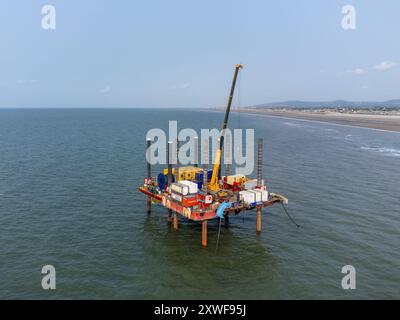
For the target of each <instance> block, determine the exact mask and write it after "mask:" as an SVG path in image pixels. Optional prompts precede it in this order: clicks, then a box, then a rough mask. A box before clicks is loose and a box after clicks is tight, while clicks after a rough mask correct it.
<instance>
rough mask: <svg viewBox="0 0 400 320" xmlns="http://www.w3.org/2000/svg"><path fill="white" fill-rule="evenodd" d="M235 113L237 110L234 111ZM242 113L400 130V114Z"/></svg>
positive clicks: (244, 110) (243, 112) (251, 111)
mask: <svg viewBox="0 0 400 320" xmlns="http://www.w3.org/2000/svg"><path fill="white" fill-rule="evenodd" d="M234 112H235V113H236V112H237V111H234ZM240 113H242V114H251V115H265V116H273V117H280V118H288V119H297V120H308V121H318V122H325V123H333V124H339V125H345V126H351V127H361V128H369V129H376V130H383V131H390V132H400V115H376V114H350V113H339V112H332V111H327V112H323V113H316V112H311V111H295V110H293V111H291V110H265V109H264V110H255V109H242V110H241V111H240Z"/></svg>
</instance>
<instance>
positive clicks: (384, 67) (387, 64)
mask: <svg viewBox="0 0 400 320" xmlns="http://www.w3.org/2000/svg"><path fill="white" fill-rule="evenodd" d="M396 66H397V63H396V62H393V61H382V62H381V63H379V64H377V65H375V66H373V68H372V69H374V70H376V71H388V70H390V69H393V68H394V67H396Z"/></svg>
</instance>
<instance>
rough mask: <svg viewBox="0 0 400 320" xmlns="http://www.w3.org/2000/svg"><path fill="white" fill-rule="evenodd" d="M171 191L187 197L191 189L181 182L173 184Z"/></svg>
mask: <svg viewBox="0 0 400 320" xmlns="http://www.w3.org/2000/svg"><path fill="white" fill-rule="evenodd" d="M171 191H174V192H175V193H178V194H182V195H184V196H186V195H188V194H189V187H188V186H187V185H184V184H181V183H179V182H175V183H173V184H171Z"/></svg>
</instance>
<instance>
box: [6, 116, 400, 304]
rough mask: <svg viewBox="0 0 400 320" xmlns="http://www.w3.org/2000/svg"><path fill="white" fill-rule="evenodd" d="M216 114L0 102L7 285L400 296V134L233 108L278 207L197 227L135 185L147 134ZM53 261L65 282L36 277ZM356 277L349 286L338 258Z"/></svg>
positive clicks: (15, 293) (177, 293)
mask: <svg viewBox="0 0 400 320" xmlns="http://www.w3.org/2000/svg"><path fill="white" fill-rule="evenodd" d="M168 120H178V125H179V127H180V128H184V127H192V128H195V129H200V128H210V127H217V128H218V127H219V126H220V122H221V120H222V114H218V113H213V114H209V113H206V112H200V111H182V110H179V111H177V110H89V109H87V110H85V109H81V110H0V230H1V231H0V298H18V299H25V298H29V299H31V298H33V299H41V298H48V299H59V298H66V299H69V298H78V299H79V298H107V299H115V298H122V299H130V298H136V299H175V298H183V299H196V298H198V299H204V298H210V299H214V298H221V299H222V298H227V299H233V298H240V299H242V298H243V299H247V298H249V299H250V298H251V299H270V298H273V299H288V298H299V299H300V298H305V299H321V298H327V299H335V298H345V299H351V298H367V299H368V298H400V286H399V285H400V271H399V270H400V250H399V248H400V232H399V230H400V219H399V218H400V134H399V133H391V132H382V131H376V130H369V129H362V128H353V127H344V126H337V125H330V124H322V123H316V122H306V121H297V120H288V119H279V118H271V117H257V116H251V115H248V116H245V115H242V116H240V117H238V116H237V115H235V114H234V115H232V118H231V127H240V128H255V130H256V136H257V137H263V138H264V140H265V163H266V168H265V176H266V177H267V179H268V184H269V186H270V188H271V191H273V192H279V193H282V194H284V195H286V196H287V197H288V198H289V199H290V203H289V209H290V211H291V213H292V215H293V217H294V218H295V219H296V221H297V222H298V223H299V224H300V225H301V228H299V229H297V228H296V227H295V226H294V225H293V224H291V222H290V221H289V220H288V218H287V217H286V215H285V214H284V213H283V211H282V208H281V207H278V206H277V207H273V208H270V209H268V210H265V211H264V215H263V233H262V235H261V236H260V237H258V236H257V235H256V232H255V225H256V221H255V214H254V212H252V213H246V215H245V216H244V218H243V217H242V216H240V217H236V218H232V219H231V226H230V228H229V229H224V228H223V229H222V232H221V239H220V245H219V249H218V251H217V252H216V250H215V243H216V239H217V224H216V223H210V224H209V225H210V229H209V247H208V248H207V249H206V250H204V249H202V248H201V245H200V241H201V226H200V225H198V224H196V223H189V222H186V221H184V220H183V219H182V220H181V221H180V230H179V231H178V232H177V233H176V232H174V231H173V230H172V228H170V227H169V226H168V225H167V221H166V211H165V209H163V208H161V207H157V208H154V209H153V214H152V215H151V216H150V217H148V216H147V214H146V210H145V205H146V201H145V198H144V196H143V195H142V194H140V193H138V192H137V191H136V188H137V186H138V185H139V184H140V183H141V182H142V180H143V175H144V173H145V170H146V165H145V159H144V150H145V134H146V132H147V130H148V129H150V128H154V127H160V128H167V126H168ZM47 264H51V265H54V266H55V268H56V271H57V289H56V290H54V291H44V290H43V289H42V288H41V279H42V275H41V268H42V266H44V265H47ZM348 264H350V265H353V266H354V267H355V268H356V270H357V289H356V290H351V291H344V290H343V289H342V288H341V279H342V276H343V275H342V274H341V268H342V267H343V266H344V265H348Z"/></svg>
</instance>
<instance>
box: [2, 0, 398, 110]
mask: <svg viewBox="0 0 400 320" xmlns="http://www.w3.org/2000/svg"><path fill="white" fill-rule="evenodd" d="M45 4H51V5H54V6H55V8H56V30H53V31H48V30H47V31H46V30H43V29H42V27H41V20H42V13H41V9H42V6H43V5H45ZM346 4H351V5H353V6H355V8H356V14H357V25H356V26H357V28H356V30H344V29H343V28H342V27H341V20H342V17H343V14H342V13H341V10H342V7H343V6H344V5H346ZM399 16H400V2H399V1H398V0H382V1H372V0H371V1H365V0H363V1H361V0H353V1H350V0H349V1H336V0H329V1H326V0H307V1H305V0H303V1H293V0H280V1H267V0H263V1H251V0H249V1H235V0H230V1H222V0H219V1H208V0H202V1H188V0H186V1H175V0H172V1H171V0H170V1H165V0H164V1H161V0H160V1H133V0H126V1H124V0H120V1H110V0H107V1H106V0H103V1H101V0H85V1H79V0H46V1H36V0H30V1H23V0H2V1H1V3H0V37H1V47H0V48H1V52H0V107H212V106H222V105H225V103H226V99H227V94H228V89H229V86H230V82H231V77H232V72H233V67H234V65H235V64H236V63H238V62H240V63H243V64H244V65H245V69H244V70H243V73H242V75H241V81H240V93H241V99H240V100H241V104H242V105H254V104H260V103H264V102H273V101H281V100H292V99H299V100H335V99H348V100H387V99H395V98H396V99H397V98H400V92H399V86H400V41H399V40H398V37H399V31H400V19H399ZM236 104H237V102H236Z"/></svg>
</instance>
